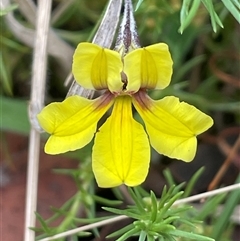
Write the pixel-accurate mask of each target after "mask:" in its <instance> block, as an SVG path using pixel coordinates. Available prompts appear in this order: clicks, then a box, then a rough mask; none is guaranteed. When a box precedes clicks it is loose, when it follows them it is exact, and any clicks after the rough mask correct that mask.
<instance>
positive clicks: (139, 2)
mask: <svg viewBox="0 0 240 241" xmlns="http://www.w3.org/2000/svg"><path fill="white" fill-rule="evenodd" d="M142 2H143V0H138V2H137V5H136V8H135V11H137V10H138V8H139V7H140V5H141V4H142Z"/></svg>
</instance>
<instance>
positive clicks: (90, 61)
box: [72, 43, 123, 92]
mask: <svg viewBox="0 0 240 241" xmlns="http://www.w3.org/2000/svg"><path fill="white" fill-rule="evenodd" d="M122 69H123V64H122V61H121V57H120V55H119V53H117V52H116V51H113V50H110V49H104V48H102V47H100V46H98V45H96V44H91V43H80V44H79V45H78V46H77V49H76V50H75V53H74V55H73V65H72V72H73V75H74V78H75V79H76V81H77V82H78V83H79V84H80V85H82V86H83V87H84V88H86V89H97V90H101V89H107V88H108V89H109V90H110V91H111V92H114V91H119V90H121V89H122V85H123V83H122V81H121V71H122Z"/></svg>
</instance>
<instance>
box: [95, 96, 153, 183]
mask: <svg viewBox="0 0 240 241" xmlns="http://www.w3.org/2000/svg"><path fill="white" fill-rule="evenodd" d="M149 161H150V146H149V141H148V137H147V134H146V133H145V131H144V129H143V127H142V125H141V124H139V123H138V122H136V121H135V120H134V119H133V117H132V110H131V97H129V96H119V97H117V98H116V101H115V104H114V108H113V112H112V115H111V116H110V117H109V118H108V119H107V121H106V122H105V123H104V125H103V126H102V127H101V128H100V129H99V131H98V132H97V134H96V137H95V144H94V146H93V163H92V165H93V172H94V175H95V177H96V180H97V183H98V185H99V186H100V187H114V186H118V185H121V184H123V183H125V184H126V185H128V186H136V185H139V184H141V183H142V182H143V181H144V180H145V178H146V176H147V173H148V168H149Z"/></svg>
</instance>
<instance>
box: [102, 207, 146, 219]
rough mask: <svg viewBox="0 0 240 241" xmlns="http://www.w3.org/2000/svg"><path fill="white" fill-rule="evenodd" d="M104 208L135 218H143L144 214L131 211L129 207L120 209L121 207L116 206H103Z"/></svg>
mask: <svg viewBox="0 0 240 241" xmlns="http://www.w3.org/2000/svg"><path fill="white" fill-rule="evenodd" d="M102 209H104V210H106V211H108V212H111V213H115V214H120V215H126V216H128V217H131V218H133V219H141V217H142V215H139V214H136V213H133V212H130V211H129V210H128V209H127V210H120V209H116V208H109V207H102Z"/></svg>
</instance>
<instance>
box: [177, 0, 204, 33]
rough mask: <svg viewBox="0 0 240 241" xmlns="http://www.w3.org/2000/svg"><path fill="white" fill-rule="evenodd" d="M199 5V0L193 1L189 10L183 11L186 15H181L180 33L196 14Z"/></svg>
mask: <svg viewBox="0 0 240 241" xmlns="http://www.w3.org/2000/svg"><path fill="white" fill-rule="evenodd" d="M200 3H201V1H200V0H194V1H193V2H192V5H191V9H190V10H189V12H187V11H186V10H185V11H186V13H183V14H182V16H183V18H182V20H181V26H180V29H179V31H180V33H183V30H184V29H185V28H186V27H187V26H188V25H189V24H190V23H191V21H192V19H193V18H194V16H195V15H196V13H197V10H198V8H199V5H200Z"/></svg>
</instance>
